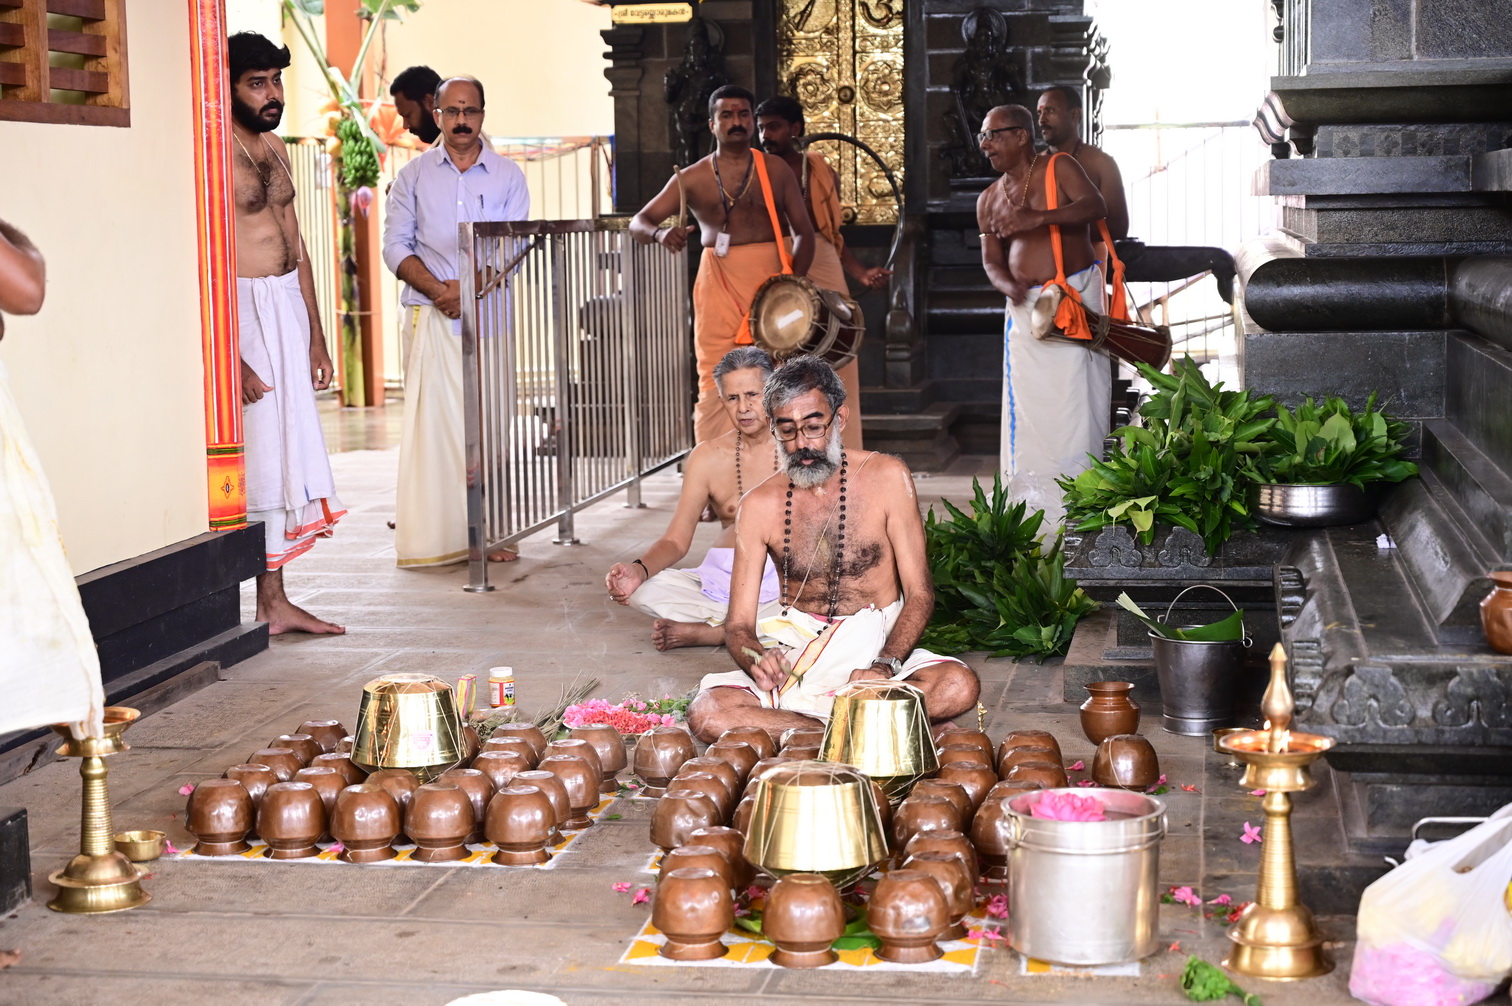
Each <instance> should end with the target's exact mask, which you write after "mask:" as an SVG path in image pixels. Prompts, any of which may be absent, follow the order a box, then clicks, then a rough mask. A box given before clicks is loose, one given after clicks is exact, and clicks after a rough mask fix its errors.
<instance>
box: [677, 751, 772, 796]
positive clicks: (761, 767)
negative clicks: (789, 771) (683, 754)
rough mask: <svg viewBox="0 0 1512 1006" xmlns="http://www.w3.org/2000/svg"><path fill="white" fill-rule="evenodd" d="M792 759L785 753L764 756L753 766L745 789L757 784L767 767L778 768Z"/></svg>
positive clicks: (716, 759) (725, 763)
mask: <svg viewBox="0 0 1512 1006" xmlns="http://www.w3.org/2000/svg"><path fill="white" fill-rule="evenodd" d="M693 760H694V761H698V760H699V759H697V758H695V759H693ZM712 760H713V761H719V759H718V758H715V759H712ZM790 761H792V759H791V758H787V757H784V756H783V755H777V756H775V757H772V758H763V759H761V761H759V762H757V763H756V764H755V765H752V766H751V774H750V776H748V777H747V778H746V784H745V789H746V790H749V789H750V788H751V787H752V786H755V785H756V780H757V779H760V778H761V776H762V773H764V772H765V771H766V770H767V769H769V768H776V767H777V766H778V765H781V764H783V763H785V762H790ZM721 764H723V765H725V767H727V768H728V767H729V762H722V763H721ZM732 771H733V770H732ZM742 792H744V791H742Z"/></svg>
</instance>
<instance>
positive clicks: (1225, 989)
mask: <svg viewBox="0 0 1512 1006" xmlns="http://www.w3.org/2000/svg"><path fill="white" fill-rule="evenodd" d="M1181 990H1182V991H1183V992H1185V993H1186V997H1187V998H1188V999H1190V1000H1192V1002H1195V1003H1204V1002H1212V1001H1213V1000H1214V999H1223V998H1225V997H1226V996H1229V995H1236V996H1238V997H1239V998H1240V999H1243V1000H1244V1006H1260V997H1259V996H1257V995H1255V994H1254V993H1252V992H1246V991H1244V990H1243V989H1242V988H1240V987H1239V986H1237V985H1235V984H1234V983H1233V982H1232V981H1230V980H1229V976H1228V975H1226V974H1224V973H1223V972H1222V971H1221V970H1219V969H1218V968H1217V967H1215V966H1213V965H1212V964H1209V963H1208V962H1207V961H1205V960H1203V959H1202V958H1201V957H1198V956H1197V955H1195V954H1193V955H1191V956H1189V957H1188V958H1187V962H1186V970H1184V971H1182V972H1181Z"/></svg>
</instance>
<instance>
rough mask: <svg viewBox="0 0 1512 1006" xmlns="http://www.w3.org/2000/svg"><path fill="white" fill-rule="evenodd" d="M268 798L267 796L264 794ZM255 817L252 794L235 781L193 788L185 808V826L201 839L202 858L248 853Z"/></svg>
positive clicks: (211, 782)
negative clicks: (249, 837) (248, 834)
mask: <svg viewBox="0 0 1512 1006" xmlns="http://www.w3.org/2000/svg"><path fill="white" fill-rule="evenodd" d="M263 797H264V798H266V797H267V793H266V792H264V793H263ZM255 816H256V813H255V810H254V808H253V806H252V795H251V794H250V793H248V792H247V789H246V787H244V786H243V785H242V784H241V783H239V782H237V781H236V780H235V779H206V780H205V781H204V782H201V783H199V784H198V785H196V786H195V787H194V792H193V793H190V794H189V802H188V804H186V805H185V807H184V827H186V828H187V829H189V833H190V834H192V835H193V836H194V837H195V838H197V839H199V844H198V845H196V846H195V847H194V851H195V852H196V853H198V854H199V855H201V856H231V855H235V854H236V853H239V852H246V851H247V850H248V849H250V848H251V846H249V845H248V844H247V832H249V831H251V830H252V822H253V820H254V818H255Z"/></svg>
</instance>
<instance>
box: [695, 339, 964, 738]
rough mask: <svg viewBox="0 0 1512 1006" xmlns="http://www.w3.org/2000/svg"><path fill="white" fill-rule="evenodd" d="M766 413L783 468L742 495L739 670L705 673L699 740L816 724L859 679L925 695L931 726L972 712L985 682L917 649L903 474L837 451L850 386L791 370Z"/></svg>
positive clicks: (896, 465) (908, 493)
mask: <svg viewBox="0 0 1512 1006" xmlns="http://www.w3.org/2000/svg"><path fill="white" fill-rule="evenodd" d="M765 406H766V413H767V416H768V417H769V421H770V423H771V426H772V431H773V433H774V434H775V436H776V438H777V447H778V453H779V457H780V459H781V463H782V470H781V472H780V474H779V477H777V478H770V479H767V480H766V481H765V482H763V483H762V484H761V485H759V486H757V487H756V488H754V489H752V490H750V491H749V492H748V493H747V494H746V496H745V499H744V501H743V502H742V503H741V507H740V516H739V518H738V519H737V520H736V522H735V569H734V573H733V575H732V576H731V580H730V608H729V614H728V616H727V618H726V621H725V626H724V634H725V645H726V646H727V647H728V648H729V651H730V656H731V657H733V658H734V659H735V662H736V663H737V664H739V665H740V667H741V670H737V671H728V672H724V673H719V674H710V675H706V676H705V677H704V679H703V681H702V683H701V684H702V690H701V691H700V692H699V693H698V696H697V697H696V698H695V699H694V701H693V705H692V707H691V708H690V709H689V710H688V721H689V725H690V726H691V727H692V729H693V732H694V733H695V734H697V735H698V736H699V737H700V738H702V739H704V740H713V739H715V738H717V737H718V736H719V735H720V734H721V733H723V732H724V731H725V730H727V729H729V728H730V727H733V726H737V725H739V726H748V725H755V726H759V727H763V728H765V729H766V730H767V731H768V732H770V733H772V734H773V735H777V734H780V733H781V732H782V731H784V730H786V729H788V728H789V727H794V726H801V725H812V724H813V723H814V722H815V720H816V719H818V720H824V719H827V718H828V717H829V712H830V707H831V706H832V705H833V704H834V693H835V690H836V689H838V688H841V687H843V686H844V685H845V684H846V683H847V682H850V681H865V680H888V679H891V680H902V679H905V678H906V679H908V682H909V683H910V684H912V685H915V686H917V687H918V688H919V689H921V690H922V691H923V692H924V702H925V706H926V708H927V709H928V712H929V717H930V720H931V721H932V722H936V723H939V722H943V721H945V720H950V719H953V718H954V717H956V716H959V715H960V714H962V713H964V712H965V711H966V710H968V709H970V708H971V707H972V706H973V705H974V704H975V703H976V700H977V694H978V692H979V691H980V690H981V685H980V682H978V681H977V677H976V674H974V673H973V672H972V670H971V668H969V667H967V666H966V665H965V664H963V663H961V662H960V661H959V660H956V659H955V658H953V657H943V656H940V655H939V654H935V653H930V652H929V651H928V650H920V649H915V644H916V643H917V642H918V640H919V635H920V634H921V633H922V632H923V631H924V626H925V624H926V623H928V621H929V616H930V614H931V613H932V612H933V611H934V586H933V584H932V583H931V582H930V577H929V563H928V561H927V560H926V558H925V555H924V522H923V521H922V520H921V519H920V517H919V504H918V500H917V498H916V497H915V495H914V485H913V478H912V476H911V475H910V473H909V471H908V466H907V465H905V464H904V463H903V462H902V461H900V460H899V459H897V458H895V457H892V456H890V455H887V454H878V453H875V452H873V451H846V450H844V449H843V448H842V447H841V437H842V435H843V432H844V429H845V423H846V422H847V421H848V418H849V415H848V408H847V406H846V404H845V388H844V386H843V385H842V384H841V383H840V379H839V378H838V377H836V376H835V372H834V370H833V369H831V367H830V365H829V364H827V363H825V362H824V361H823V360H820V359H817V358H815V357H812V356H801V357H798V358H796V359H793V360H790V361H788V362H787V363H786V364H784V365H783V366H782V367H781V368H780V369H779V370H777V371H776V372H775V373H774V374H772V376H771V377H770V378H768V379H767V383H766V392H765ZM768 560H770V561H772V562H774V563H775V564H776V567H777V572H778V580H779V602H780V610H779V612H778V613H777V615H776V616H775V617H761V616H760V615H759V613H758V608H759V601H758V597H759V595H760V590H761V583H762V568H763V567H764V566H765V565H766V563H767V562H768ZM758 633H759V636H758ZM762 637H765V638H769V639H771V640H772V641H773V644H772V645H770V646H763V644H762V642H761V638H762Z"/></svg>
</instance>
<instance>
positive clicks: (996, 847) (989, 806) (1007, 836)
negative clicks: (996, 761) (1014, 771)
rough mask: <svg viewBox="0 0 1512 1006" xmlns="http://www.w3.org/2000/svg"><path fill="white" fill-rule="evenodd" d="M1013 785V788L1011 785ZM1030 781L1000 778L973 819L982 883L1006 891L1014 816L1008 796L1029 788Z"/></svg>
mask: <svg viewBox="0 0 1512 1006" xmlns="http://www.w3.org/2000/svg"><path fill="white" fill-rule="evenodd" d="M1010 787H1011V788H1010ZM1035 788H1038V787H1035V786H1032V785H1030V784H1028V783H1017V782H1000V783H998V784H997V785H996V786H994V787H992V789H991V791H990V792H988V794H987V799H985V800H983V801H982V806H980V807H978V808H977V812H976V817H974V818H972V820H971V844H972V845H974V846H976V851H977V855H978V856H979V857H980V858H981V861H982V865H983V867H984V869H983V870H982V884H983V886H985V887H988V888H993V889H995V893H1004V892H1006V890H1007V887H1008V853H1009V851H1010V850H1011V849H1012V848H1013V818H1012V816H1011V815H1009V813H1008V800H1009V798H1011V797H1014V796H1017V795H1018V794H1019V793H1022V792H1024V791H1025V790H1028V789H1035Z"/></svg>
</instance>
